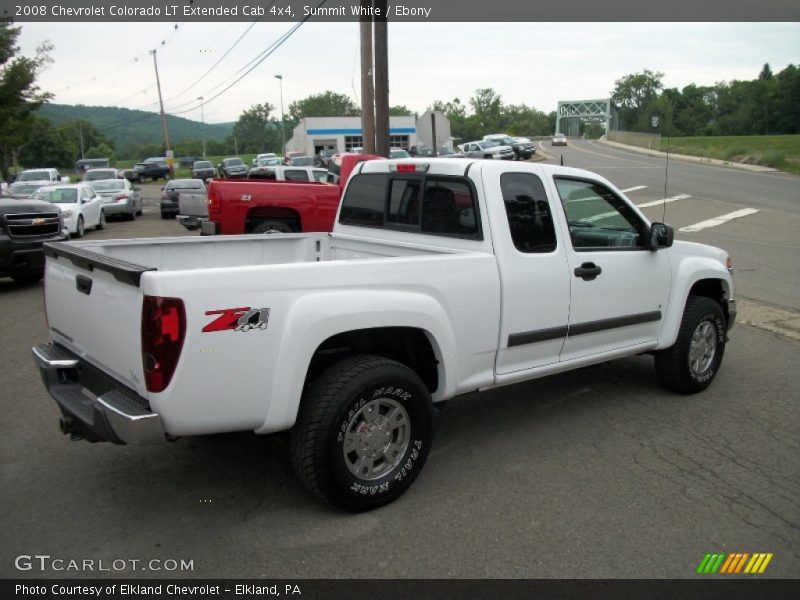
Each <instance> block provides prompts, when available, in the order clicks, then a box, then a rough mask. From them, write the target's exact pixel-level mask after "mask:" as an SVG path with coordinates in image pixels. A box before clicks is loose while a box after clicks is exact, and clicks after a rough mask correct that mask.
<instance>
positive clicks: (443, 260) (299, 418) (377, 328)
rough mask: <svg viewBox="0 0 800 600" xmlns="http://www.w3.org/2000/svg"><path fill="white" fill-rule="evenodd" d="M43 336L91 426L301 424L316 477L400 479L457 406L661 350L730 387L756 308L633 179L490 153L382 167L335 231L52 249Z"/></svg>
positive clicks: (323, 492)
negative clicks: (644, 204)
mask: <svg viewBox="0 0 800 600" xmlns="http://www.w3.org/2000/svg"><path fill="white" fill-rule="evenodd" d="M46 253H47V264H46V286H45V290H46V291H45V298H46V310H47V318H48V323H49V330H50V334H51V336H52V343H50V344H46V345H42V346H37V347H35V348H34V349H33V355H34V358H35V360H36V362H37V363H38V366H39V368H40V369H41V373H42V378H43V380H44V383H45V385H46V387H47V389H48V390H49V392H50V394H51V395H52V396H53V398H54V399H55V400H56V402H57V404H58V406H59V408H60V409H61V412H62V414H63V416H62V417H61V428H62V431H63V432H64V433H67V434H71V436H72V437H73V439H75V438H77V439H81V438H83V439H86V440H89V441H103V440H105V441H111V442H114V443H117V444H121V443H126V444H130V443H140V442H154V441H163V440H173V439H175V438H177V437H179V436H190V435H202V434H211V433H220V432H230V431H253V432H255V433H258V434H266V433H271V432H276V431H282V430H289V429H291V438H290V439H291V442H290V449H291V451H290V460H291V462H292V464H293V467H294V469H295V472H296V473H297V475H298V476H299V478H300V480H301V481H302V482H303V484H304V485H305V486H306V487H307V488H308V489H309V490H310V491H311V492H313V493H315V494H317V495H319V496H321V497H323V498H325V499H327V500H328V501H330V502H332V503H334V504H336V505H338V506H340V507H342V508H344V509H346V510H350V511H362V510H368V509H372V508H375V507H377V506H380V505H383V504H386V503H388V502H390V501H392V500H394V499H396V498H397V497H398V496H400V494H402V493H403V492H404V491H405V490H406V489H407V488H408V487H409V485H410V484H411V482H412V481H413V480H414V479H415V478H416V476H417V475H418V474H419V472H420V470H421V468H422V466H423V464H424V463H425V460H426V458H427V457H428V455H429V452H430V449H431V439H432V431H431V414H432V408H433V406H434V404H435V403H439V402H442V401H444V400H447V399H449V398H453V397H455V396H458V395H459V394H464V393H467V392H473V391H476V390H486V389H490V388H495V387H498V386H503V385H507V384H510V383H515V382H519V381H525V380H529V379H533V378H537V377H542V376H545V375H550V374H553V373H559V372H562V371H567V370H570V369H577V368H580V367H585V366H587V365H591V364H594V363H599V362H602V361H607V360H609V359H613V358H618V357H623V356H630V355H634V354H642V353H652V354H654V356H655V366H656V372H657V374H658V378H659V379H660V381H661V382H662V383H663V384H665V385H666V386H667V387H669V388H671V389H673V390H675V391H677V392H680V393H693V392H697V391H700V390H702V389H704V388H705V387H706V386H708V385H709V384H710V383H711V381H712V379H713V378H714V376H715V375H716V373H717V371H718V369H719V367H720V362H721V360H722V355H723V351H724V349H725V343H726V341H727V331H728V329H729V328H730V327H731V325H732V324H733V322H734V318H735V313H736V308H735V307H736V304H735V301H734V297H733V287H732V281H731V265H730V258H729V256H728V255H727V253H726V252H724V251H722V250H719V249H717V248H713V247H709V246H704V245H700V244H695V243H689V242H682V241H679V242H675V243H674V244H673V233H672V228H670V227H669V226H667V225H664V224H661V223H652V224H651V223H649V222H648V220H647V219H646V218H645V217H644V216H643V215H642V214H641V213H640V212H639V210H638V209H637V208H636V207H635V206H634V205H633V204H631V203H630V201H629V200H627V199H626V198H625V196H624V195H623V194H622V193H621V192H620V191H619V190H618V189H617V188H616V187H614V186H613V185H612V184H611V183H610V182H608V181H607V180H605V179H603V178H602V177H600V176H598V175H595V174H593V173H590V172H587V171H582V170H577V169H570V168H565V167H557V166H545V165H538V164H530V163H513V162H506V161H503V162H500V161H482V160H477V161H476V160H468V159H446V158H445V159H427V160H425V159H401V160H398V161H387V160H374V161H368V162H364V163H361V164H359V165H358V167H357V169H356V170H355V172H354V174H353V176H352V177H351V178H350V180H349V182H348V185H347V188H346V190H345V193H344V196H343V200H342V203H341V206H340V207H339V213H338V215H337V220H336V225H335V229H334V231H333V233H331V234H320V233H310V234H285V235H271V236H263V235H245V236H235V237H215V238H202V237H198V238H164V239H133V240H98V241H86V242H76V243H52V244H48V245H47V246H46Z"/></svg>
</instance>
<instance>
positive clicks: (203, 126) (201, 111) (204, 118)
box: [197, 96, 206, 158]
mask: <svg viewBox="0 0 800 600" xmlns="http://www.w3.org/2000/svg"><path fill="white" fill-rule="evenodd" d="M197 99H198V100H200V122H201V123H202V130H203V158H205V157H206V117H205V115H204V114H203V96H198V97H197Z"/></svg>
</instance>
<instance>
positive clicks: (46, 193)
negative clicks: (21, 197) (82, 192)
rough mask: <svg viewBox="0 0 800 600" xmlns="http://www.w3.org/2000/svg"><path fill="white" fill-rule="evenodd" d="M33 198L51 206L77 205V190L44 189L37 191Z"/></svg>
mask: <svg viewBox="0 0 800 600" xmlns="http://www.w3.org/2000/svg"><path fill="white" fill-rule="evenodd" d="M33 197H34V198H35V199H36V200H44V201H45V202H52V203H53V204H77V203H78V190H77V189H76V188H45V189H41V190H39V191H37V192H36V193H35V194H34V195H33Z"/></svg>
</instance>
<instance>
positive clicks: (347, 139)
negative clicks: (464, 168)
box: [286, 113, 452, 154]
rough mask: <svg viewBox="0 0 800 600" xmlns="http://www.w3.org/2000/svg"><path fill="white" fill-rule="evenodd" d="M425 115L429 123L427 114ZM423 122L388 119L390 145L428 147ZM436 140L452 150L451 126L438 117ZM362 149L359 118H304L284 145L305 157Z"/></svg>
mask: <svg viewBox="0 0 800 600" xmlns="http://www.w3.org/2000/svg"><path fill="white" fill-rule="evenodd" d="M426 115H428V116H427V119H430V116H429V114H428V113H426ZM425 118H426V116H425V115H423V116H422V117H420V119H419V120H418V119H417V118H416V117H414V116H413V115H409V116H402V117H389V145H390V146H392V147H394V148H405V149H406V150H408V149H409V148H411V146H420V145H425V146H430V145H431V140H430V134H429V133H428V135H427V136H426V135H425V131H428V132H429V131H430V126H429V125H428V126H427V129H426V127H425V125H427V122H424V123H423V122H422V120H423V119H425ZM420 136H422V137H420ZM436 138H437V140H439V141H440V145H448V146H452V137H451V136H450V122H449V121H447V119H444V121H442V120H441V119H440V118H438V117H437V120H436ZM442 140H445V141H442ZM363 146H364V139H363V132H362V130H361V117H306V118H305V119H302V120H301V121H300V123H299V124H298V125H297V127H295V128H294V132H293V133H292V138H291V139H290V140H289V141H288V142H286V149H287V151H289V152H304V153H305V154H319V153H320V152H321V151H322V150H336V151H337V152H347V151H350V150H352V149H353V148H362V147H363Z"/></svg>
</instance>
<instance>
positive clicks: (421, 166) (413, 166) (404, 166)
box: [389, 163, 430, 173]
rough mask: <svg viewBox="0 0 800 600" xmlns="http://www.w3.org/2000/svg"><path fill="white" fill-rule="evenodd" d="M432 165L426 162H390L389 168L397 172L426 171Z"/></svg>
mask: <svg viewBox="0 0 800 600" xmlns="http://www.w3.org/2000/svg"><path fill="white" fill-rule="evenodd" d="M429 167H430V165H428V164H425V163H390V164H389V170H390V171H395V172H397V173H426V172H427V171H428V168H429Z"/></svg>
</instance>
